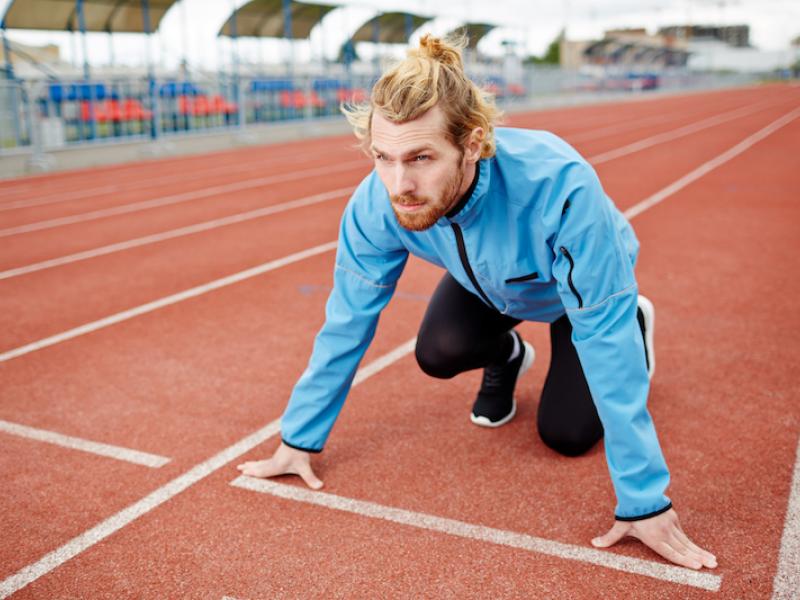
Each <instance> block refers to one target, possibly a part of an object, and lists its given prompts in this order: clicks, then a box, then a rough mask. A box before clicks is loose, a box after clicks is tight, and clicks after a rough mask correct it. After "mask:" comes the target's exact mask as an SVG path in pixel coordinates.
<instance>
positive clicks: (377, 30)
mask: <svg viewBox="0 0 800 600" xmlns="http://www.w3.org/2000/svg"><path fill="white" fill-rule="evenodd" d="M380 20H381V16H380V15H378V16H376V17H375V20H374V21H373V22H372V43H373V44H374V46H375V58H374V59H373V64H374V66H375V79H377V78H378V77H380V75H381V56H380V39H381V24H380Z"/></svg>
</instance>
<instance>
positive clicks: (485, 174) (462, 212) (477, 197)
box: [436, 158, 491, 227]
mask: <svg viewBox="0 0 800 600" xmlns="http://www.w3.org/2000/svg"><path fill="white" fill-rule="evenodd" d="M490 160H491V159H489V158H482V159H481V160H479V161H478V164H477V168H478V171H477V173H476V177H477V178H478V182H477V184H476V185H475V186H474V189H473V190H472V194H471V195H470V196H469V199H468V200H467V201H466V203H464V204H463V205H462V206H461V207H460V209H459V210H458V211H457V212H456V213H455V214H454V215H452V216H449V217H448V216H447V215H445V216H443V217H441V218H440V219H439V220H438V221H437V222H436V225H437V226H440V227H450V225H451V224H452V223H458V224H459V225H462V226H466V225H468V224H469V223H470V222H472V221H473V220H474V218H475V216H477V214H478V213H479V212H480V208H481V205H482V204H483V203H482V202H481V200H482V199H483V197H484V196H486V192H488V191H489V179H490V177H489V173H490V169H489V162H490ZM459 204H461V202H459Z"/></svg>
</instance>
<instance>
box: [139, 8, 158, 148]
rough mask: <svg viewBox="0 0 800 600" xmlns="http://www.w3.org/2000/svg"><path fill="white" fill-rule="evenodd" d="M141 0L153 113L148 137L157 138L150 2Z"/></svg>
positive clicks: (156, 87) (155, 87)
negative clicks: (151, 53) (151, 52)
mask: <svg viewBox="0 0 800 600" xmlns="http://www.w3.org/2000/svg"><path fill="white" fill-rule="evenodd" d="M141 1H142V23H143V25H144V34H145V36H146V38H145V40H146V41H145V44H146V47H147V84H148V88H149V90H150V111H151V112H152V113H153V114H152V117H151V119H150V137H151V138H152V139H154V140H155V139H157V138H158V135H159V129H160V121H161V116H160V115H159V109H158V83H157V82H156V78H155V74H154V72H153V60H152V57H151V56H150V33H151V29H150V2H149V0H141Z"/></svg>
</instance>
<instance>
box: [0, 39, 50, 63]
mask: <svg viewBox="0 0 800 600" xmlns="http://www.w3.org/2000/svg"><path fill="white" fill-rule="evenodd" d="M8 45H9V47H10V49H11V52H9V53H8V56H6V49H5V47H4V46H3V45H2V44H0V59H1V60H2V64H3V65H5V64H6V63H7V62H10V63H11V65H12V66H13V67H14V68H15V69H16V68H17V67H18V66H21V65H29V64H32V63H38V64H45V65H57V64H59V63H60V62H61V51H60V49H59V47H58V46H57V45H55V44H47V45H46V46H30V45H28V44H21V43H20V42H15V41H13V40H11V39H9V40H8Z"/></svg>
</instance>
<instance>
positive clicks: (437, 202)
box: [391, 168, 464, 231]
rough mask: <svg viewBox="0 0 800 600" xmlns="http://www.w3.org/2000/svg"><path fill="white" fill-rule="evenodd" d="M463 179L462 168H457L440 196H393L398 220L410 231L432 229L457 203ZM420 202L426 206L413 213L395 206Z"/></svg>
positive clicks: (393, 204) (393, 206) (393, 208)
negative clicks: (402, 210)
mask: <svg viewBox="0 0 800 600" xmlns="http://www.w3.org/2000/svg"><path fill="white" fill-rule="evenodd" d="M463 181H464V174H463V172H462V171H461V169H460V168H457V169H456V170H455V172H454V173H453V176H452V177H451V178H450V181H448V182H447V185H445V187H444V190H443V191H442V194H441V196H439V197H438V198H431V197H430V196H416V195H414V194H401V195H399V196H392V198H391V199H392V210H393V211H394V214H395V217H397V222H398V223H400V225H401V226H403V227H404V228H406V229H408V230H410V231H425V230H426V229H430V228H431V227H433V225H434V223H436V221H438V220H439V219H440V218H442V217H443V216H444V215H446V214H447V212H448V211H449V210H450V208H451V207H452V206H453V205H454V204H455V202H456V200H457V198H456V195H457V194H458V191H459V190H460V189H461V184H462V183H463ZM420 203H421V204H424V206H423V207H421V208H418V209H417V210H416V211H414V212H411V213H406V212H401V211H399V210H397V207H396V206H395V204H401V205H403V204H404V205H414V204H420Z"/></svg>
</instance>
